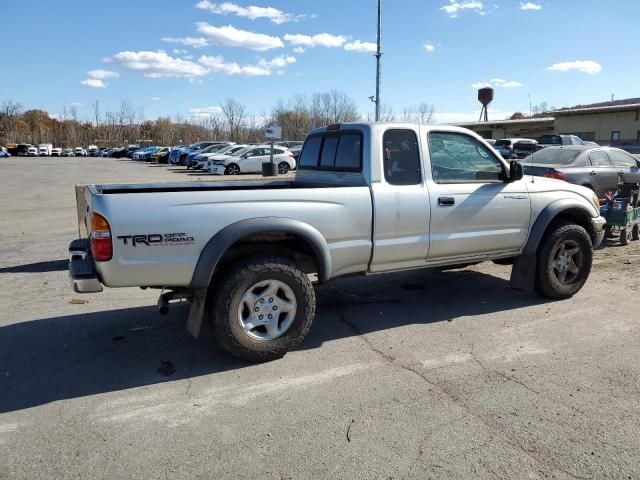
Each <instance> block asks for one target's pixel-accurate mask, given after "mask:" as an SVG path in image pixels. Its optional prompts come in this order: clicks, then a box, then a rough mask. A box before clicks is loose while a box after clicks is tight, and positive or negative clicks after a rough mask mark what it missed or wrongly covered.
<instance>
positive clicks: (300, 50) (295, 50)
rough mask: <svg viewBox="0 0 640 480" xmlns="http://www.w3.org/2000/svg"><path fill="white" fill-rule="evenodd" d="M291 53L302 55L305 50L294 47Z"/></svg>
mask: <svg viewBox="0 0 640 480" xmlns="http://www.w3.org/2000/svg"><path fill="white" fill-rule="evenodd" d="M293 51H294V52H296V53H304V52H306V50H305V49H304V48H302V47H296V48H294V49H293Z"/></svg>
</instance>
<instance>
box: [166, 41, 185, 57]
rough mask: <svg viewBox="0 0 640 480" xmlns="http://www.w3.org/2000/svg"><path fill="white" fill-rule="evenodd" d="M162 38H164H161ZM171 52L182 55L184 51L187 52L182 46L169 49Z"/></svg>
mask: <svg viewBox="0 0 640 480" xmlns="http://www.w3.org/2000/svg"><path fill="white" fill-rule="evenodd" d="M163 40H164V38H163ZM171 51H172V52H173V53H175V54H176V55H184V54H185V53H188V52H187V50H184V49H182V48H174V49H173V50H171Z"/></svg>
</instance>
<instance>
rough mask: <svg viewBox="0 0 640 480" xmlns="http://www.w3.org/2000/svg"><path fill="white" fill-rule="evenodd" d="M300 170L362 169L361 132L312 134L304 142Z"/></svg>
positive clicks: (359, 170) (343, 170) (344, 170)
mask: <svg viewBox="0 0 640 480" xmlns="http://www.w3.org/2000/svg"><path fill="white" fill-rule="evenodd" d="M298 168H300V170H335V171H340V172H361V171H362V134H360V133H359V132H349V131H346V132H336V133H334V132H329V133H325V134H320V135H314V136H311V137H309V138H307V140H306V141H305V142H304V147H302V152H301V153H300V165H299V167H298Z"/></svg>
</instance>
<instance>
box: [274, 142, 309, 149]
mask: <svg viewBox="0 0 640 480" xmlns="http://www.w3.org/2000/svg"><path fill="white" fill-rule="evenodd" d="M303 144H304V142H302V141H298V140H284V141H280V142H275V145H280V146H281V147H285V148H288V149H291V148H292V147H300V148H302V145H303Z"/></svg>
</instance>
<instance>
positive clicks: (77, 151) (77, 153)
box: [73, 147, 87, 157]
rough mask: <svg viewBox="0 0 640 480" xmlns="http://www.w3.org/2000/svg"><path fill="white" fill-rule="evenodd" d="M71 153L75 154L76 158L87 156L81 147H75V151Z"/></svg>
mask: <svg viewBox="0 0 640 480" xmlns="http://www.w3.org/2000/svg"><path fill="white" fill-rule="evenodd" d="M73 153H74V154H75V156H76V157H86V156H87V151H86V150H85V149H84V148H82V147H76V148H75V150H74V151H73Z"/></svg>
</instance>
